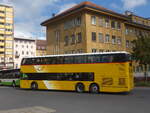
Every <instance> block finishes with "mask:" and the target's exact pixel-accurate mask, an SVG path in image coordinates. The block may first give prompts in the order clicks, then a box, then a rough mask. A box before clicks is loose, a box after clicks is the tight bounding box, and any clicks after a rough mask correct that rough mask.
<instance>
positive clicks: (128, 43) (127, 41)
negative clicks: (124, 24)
mask: <svg viewBox="0 0 150 113" xmlns="http://www.w3.org/2000/svg"><path fill="white" fill-rule="evenodd" d="M129 45H130V42H129V40H126V47H127V48H129Z"/></svg>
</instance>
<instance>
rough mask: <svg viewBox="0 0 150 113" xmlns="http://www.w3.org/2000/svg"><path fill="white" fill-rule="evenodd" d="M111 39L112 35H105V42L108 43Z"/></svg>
mask: <svg viewBox="0 0 150 113" xmlns="http://www.w3.org/2000/svg"><path fill="white" fill-rule="evenodd" d="M109 41H110V35H109V34H106V35H105V42H106V43H108V42H109Z"/></svg>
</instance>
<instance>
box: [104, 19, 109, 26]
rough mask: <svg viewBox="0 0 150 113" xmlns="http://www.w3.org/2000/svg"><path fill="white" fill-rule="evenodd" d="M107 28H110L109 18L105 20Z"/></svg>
mask: <svg viewBox="0 0 150 113" xmlns="http://www.w3.org/2000/svg"><path fill="white" fill-rule="evenodd" d="M105 27H107V28H108V27H109V19H108V18H106V19H105Z"/></svg>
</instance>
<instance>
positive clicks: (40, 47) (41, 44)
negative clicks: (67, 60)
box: [36, 40, 47, 56]
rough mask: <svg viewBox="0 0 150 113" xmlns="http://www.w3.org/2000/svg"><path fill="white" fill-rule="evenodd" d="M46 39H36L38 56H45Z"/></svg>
mask: <svg viewBox="0 0 150 113" xmlns="http://www.w3.org/2000/svg"><path fill="white" fill-rule="evenodd" d="M46 46H47V42H46V40H36V56H44V55H47V54H46Z"/></svg>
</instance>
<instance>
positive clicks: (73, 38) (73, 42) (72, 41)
mask: <svg viewBox="0 0 150 113" xmlns="http://www.w3.org/2000/svg"><path fill="white" fill-rule="evenodd" d="M71 44H75V35H74V34H73V35H71Z"/></svg>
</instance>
